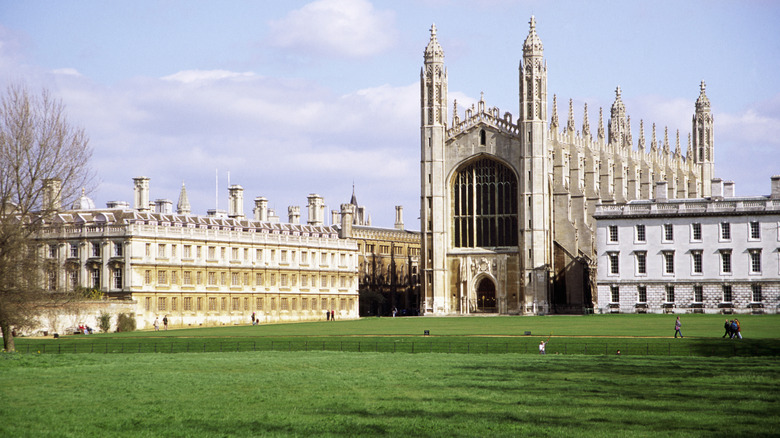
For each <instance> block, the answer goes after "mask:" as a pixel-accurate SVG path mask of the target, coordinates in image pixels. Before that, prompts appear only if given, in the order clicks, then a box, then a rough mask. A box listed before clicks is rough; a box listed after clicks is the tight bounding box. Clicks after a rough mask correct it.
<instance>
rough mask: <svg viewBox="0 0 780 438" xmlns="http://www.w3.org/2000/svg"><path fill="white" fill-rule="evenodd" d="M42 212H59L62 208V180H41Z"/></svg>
mask: <svg viewBox="0 0 780 438" xmlns="http://www.w3.org/2000/svg"><path fill="white" fill-rule="evenodd" d="M42 207H43V208H42V210H44V211H59V210H60V209H61V208H62V180H61V179H59V178H48V179H45V180H43V206H42Z"/></svg>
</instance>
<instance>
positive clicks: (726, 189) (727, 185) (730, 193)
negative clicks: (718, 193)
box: [723, 181, 736, 198]
mask: <svg viewBox="0 0 780 438" xmlns="http://www.w3.org/2000/svg"><path fill="white" fill-rule="evenodd" d="M734 193H735V192H734V181H723V197H724V198H733V197H734V196H736V195H735V194H734Z"/></svg>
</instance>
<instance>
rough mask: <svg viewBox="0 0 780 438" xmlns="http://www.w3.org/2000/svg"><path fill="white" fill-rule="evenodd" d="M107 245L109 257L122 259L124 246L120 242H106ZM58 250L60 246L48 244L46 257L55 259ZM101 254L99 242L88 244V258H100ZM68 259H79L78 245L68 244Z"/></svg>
mask: <svg viewBox="0 0 780 438" xmlns="http://www.w3.org/2000/svg"><path fill="white" fill-rule="evenodd" d="M107 244H110V245H111V247H112V249H113V252H112V253H111V255H112V256H113V257H122V256H123V255H124V244H123V243H122V242H107ZM59 248H60V246H59V245H58V244H56V243H52V244H49V248H48V254H47V255H48V257H49V258H51V259H56V258H57V257H58V256H59ZM101 254H102V245H101V244H100V242H90V244H89V257H100V256H101ZM68 257H70V258H74V259H75V258H78V257H79V244H78V243H70V244H68Z"/></svg>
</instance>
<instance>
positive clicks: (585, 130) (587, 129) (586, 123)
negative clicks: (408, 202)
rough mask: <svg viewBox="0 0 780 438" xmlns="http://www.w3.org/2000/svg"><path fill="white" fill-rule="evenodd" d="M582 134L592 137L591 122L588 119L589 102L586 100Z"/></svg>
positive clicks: (585, 136)
mask: <svg viewBox="0 0 780 438" xmlns="http://www.w3.org/2000/svg"><path fill="white" fill-rule="evenodd" d="M582 136H583V137H584V138H590V122H589V121H588V103H587V102H585V109H584V110H583V115H582Z"/></svg>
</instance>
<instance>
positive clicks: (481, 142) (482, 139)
mask: <svg viewBox="0 0 780 438" xmlns="http://www.w3.org/2000/svg"><path fill="white" fill-rule="evenodd" d="M486 137H487V136H486V135H485V130H484V129H481V130H480V131H479V145H480V146H485V144H486V143H487V138H486Z"/></svg>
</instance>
